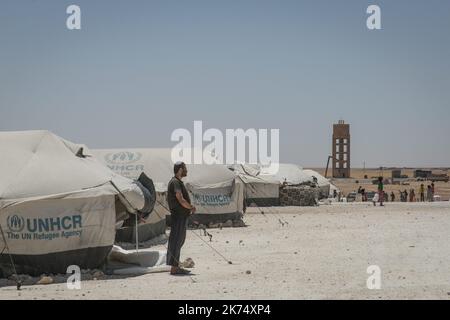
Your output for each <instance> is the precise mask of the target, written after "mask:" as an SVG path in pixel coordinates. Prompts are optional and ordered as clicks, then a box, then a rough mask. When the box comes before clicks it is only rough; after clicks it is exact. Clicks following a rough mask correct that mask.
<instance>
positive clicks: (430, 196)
mask: <svg viewBox="0 0 450 320" xmlns="http://www.w3.org/2000/svg"><path fill="white" fill-rule="evenodd" d="M432 197H433V195H432V193H431V186H430V185H428V186H427V201H428V202H431V201H433V200H432Z"/></svg>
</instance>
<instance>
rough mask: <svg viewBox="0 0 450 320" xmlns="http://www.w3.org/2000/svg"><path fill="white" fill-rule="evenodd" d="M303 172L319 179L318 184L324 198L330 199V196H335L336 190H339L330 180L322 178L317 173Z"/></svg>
mask: <svg viewBox="0 0 450 320" xmlns="http://www.w3.org/2000/svg"><path fill="white" fill-rule="evenodd" d="M303 172H304V173H306V174H307V175H309V176H311V177H313V178H316V179H317V184H318V186H319V188H320V190H321V193H322V196H323V197H325V198H328V197H329V196H330V195H332V194H333V191H334V190H337V188H336V187H335V186H334V185H333V184H332V183H331V182H330V180H328V179H327V178H325V177H324V176H322V175H321V174H320V173H318V172H317V171H314V170H310V169H305V170H303Z"/></svg>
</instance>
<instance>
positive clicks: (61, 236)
mask: <svg viewBox="0 0 450 320" xmlns="http://www.w3.org/2000/svg"><path fill="white" fill-rule="evenodd" d="M0 150H1V157H0V176H1V177H2V178H1V180H0V225H1V227H2V230H3V231H4V234H5V239H6V243H5V241H4V239H3V237H1V236H0V250H2V249H4V248H5V247H6V245H7V246H8V248H9V253H11V254H12V257H13V259H14V261H15V264H16V266H17V267H18V270H17V271H18V272H24V273H29V274H39V273H42V272H47V273H51V272H52V273H57V272H64V273H65V272H66V268H67V267H68V266H69V265H78V266H80V267H82V268H93V267H97V266H99V265H100V264H101V263H102V262H103V261H104V260H105V258H106V257H107V254H108V253H109V251H110V250H111V248H112V245H113V243H114V235H115V224H116V222H117V221H118V220H121V219H123V218H125V217H126V216H127V215H128V214H127V212H132V213H133V212H135V210H140V209H142V208H143V207H144V205H145V198H144V195H143V191H142V189H140V187H139V186H138V185H137V184H135V183H133V181H131V180H129V179H127V178H124V177H122V176H119V175H117V174H115V173H113V172H112V171H111V170H109V169H108V168H107V167H106V166H104V165H103V164H101V163H100V162H98V161H97V160H96V159H95V158H94V157H92V156H89V154H90V152H89V150H88V149H87V147H86V146H83V145H77V144H73V143H71V142H69V141H67V140H64V139H62V138H60V137H58V136H56V135H54V134H53V133H51V132H48V131H20V132H0ZM118 199H119V200H120V201H122V202H123V205H122V208H123V210H120V212H119V211H118V210H116V200H118ZM7 251H8V250H4V251H3V252H2V254H0V268H1V269H2V270H3V271H4V273H5V274H8V273H11V271H12V270H11V265H10V260H9V256H8V252H7Z"/></svg>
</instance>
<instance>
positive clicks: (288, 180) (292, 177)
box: [259, 163, 314, 185]
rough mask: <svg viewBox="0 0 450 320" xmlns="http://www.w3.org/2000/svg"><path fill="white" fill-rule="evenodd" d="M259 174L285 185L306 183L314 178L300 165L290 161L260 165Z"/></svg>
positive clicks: (310, 182)
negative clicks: (273, 164) (265, 165)
mask: <svg viewBox="0 0 450 320" xmlns="http://www.w3.org/2000/svg"><path fill="white" fill-rule="evenodd" d="M259 176H260V177H262V178H267V179H271V180H275V181H278V182H279V183H280V184H287V185H302V184H306V185H308V184H313V183H314V179H313V178H312V177H311V176H310V175H308V174H306V173H305V172H304V171H303V169H302V167H300V166H298V165H295V164H290V163H279V164H278V166H268V167H261V172H260V174H259Z"/></svg>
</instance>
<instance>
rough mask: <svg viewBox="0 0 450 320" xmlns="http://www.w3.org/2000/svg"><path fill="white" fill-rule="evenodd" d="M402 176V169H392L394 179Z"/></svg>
mask: <svg viewBox="0 0 450 320" xmlns="http://www.w3.org/2000/svg"><path fill="white" fill-rule="evenodd" d="M401 176H402V170H398V169H395V170H392V179H399V178H401Z"/></svg>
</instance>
